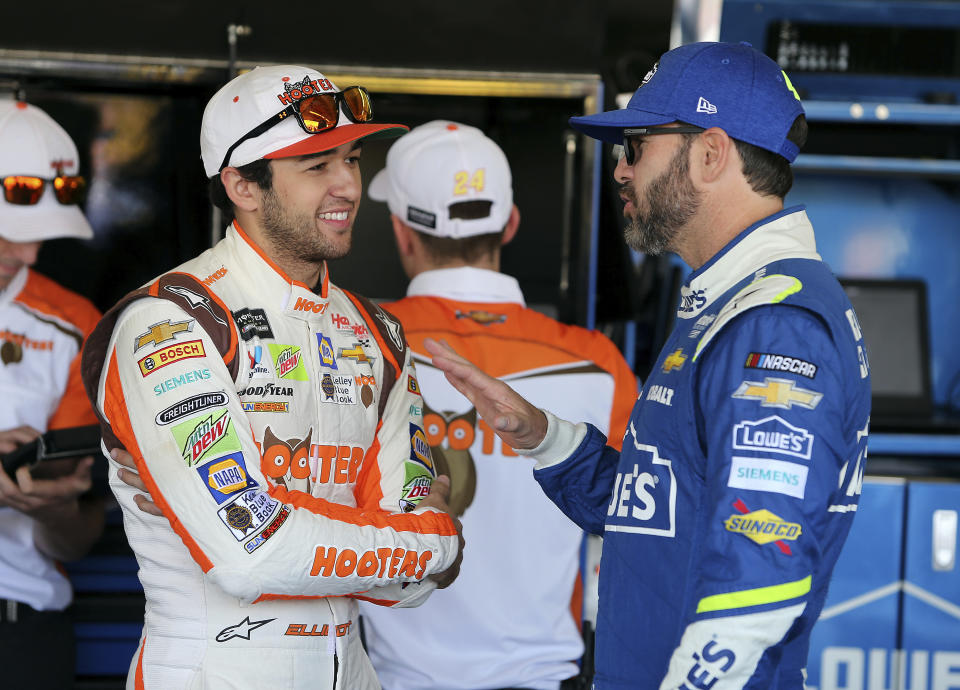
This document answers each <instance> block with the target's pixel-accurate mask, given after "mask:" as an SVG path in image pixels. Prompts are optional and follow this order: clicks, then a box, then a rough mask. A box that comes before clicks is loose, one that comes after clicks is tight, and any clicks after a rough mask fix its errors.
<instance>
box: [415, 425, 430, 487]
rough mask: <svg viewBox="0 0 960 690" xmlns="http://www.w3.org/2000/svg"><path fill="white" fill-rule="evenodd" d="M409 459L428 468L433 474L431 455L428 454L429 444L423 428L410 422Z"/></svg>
mask: <svg viewBox="0 0 960 690" xmlns="http://www.w3.org/2000/svg"><path fill="white" fill-rule="evenodd" d="M410 459H411V460H412V461H413V462H416V463H419V464H421V465H423V466H424V467H426V468H427V469H428V470H430V473H431V474H433V471H434V470H433V456H431V455H430V444H429V443H428V442H427V435H426V434H425V433H423V429H421V428H420V427H419V426H417V425H416V424H414V423H412V422H411V423H410Z"/></svg>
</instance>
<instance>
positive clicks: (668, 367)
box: [663, 347, 687, 374]
mask: <svg viewBox="0 0 960 690" xmlns="http://www.w3.org/2000/svg"><path fill="white" fill-rule="evenodd" d="M686 361H687V356H686V355H685V354H683V350H682V349H680V348H679V347H678V348H677V349H676V350H674V351H673V352H671V353H670V354H669V355H667V358H666V359H665V360H663V373H664V374H669V373H670V372H671V371H673V370H674V369H680V368H681V367H683V363H684V362H686Z"/></svg>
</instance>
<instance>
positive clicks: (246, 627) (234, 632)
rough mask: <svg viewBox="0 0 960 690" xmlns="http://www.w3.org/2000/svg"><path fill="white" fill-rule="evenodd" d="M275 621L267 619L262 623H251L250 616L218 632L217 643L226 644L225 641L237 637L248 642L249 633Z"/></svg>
mask: <svg viewBox="0 0 960 690" xmlns="http://www.w3.org/2000/svg"><path fill="white" fill-rule="evenodd" d="M275 620H277V619H276V618H268V619H267V620H263V621H252V620H250V616H247V617H246V618H244V619H243V620H242V621H240V622H239V623H237V624H236V625H228V626H227V627H226V628H224V629H223V630H221V631H220V632H218V633H217V642H226V641H227V640H232V639H233V638H235V637H239V638H240V639H243V640H249V639H250V633H251V632H253V631H254V630H256V629H257V628H259V627H262V626H264V625H266V624H267V623H270V622H272V621H275Z"/></svg>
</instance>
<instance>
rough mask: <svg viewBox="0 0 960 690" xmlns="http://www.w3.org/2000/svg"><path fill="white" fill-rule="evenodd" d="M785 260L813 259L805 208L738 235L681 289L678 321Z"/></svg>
mask: <svg viewBox="0 0 960 690" xmlns="http://www.w3.org/2000/svg"><path fill="white" fill-rule="evenodd" d="M782 259H813V260H815V261H822V259H821V258H820V255H819V254H817V243H816V239H815V238H814V235H813V226H812V225H810V220H809V219H808V218H807V212H806V211H805V210H804V209H803V207H802V206H794V207H792V208H788V209H785V210H783V211H781V212H780V213H776V214H774V215H772V216H769V217H767V218H764V219H763V220H761V221H760V222H759V223H755V224H754V225H751V226H750V227H749V228H747V229H746V230H744V231H743V232H741V233H740V234H739V235H737V236H736V237H735V238H733V240H731V241H730V243H729V244H727V246H725V247H724V248H723V249H721V250H720V251H719V252H717V253H716V254H715V255H714V256H713V258H711V259H710V260H709V261H708V262H707V263H705V264H704V265H703V266H701V267H700V268H699V269H697V270H696V271H694V272H693V273H692V274H691V275H690V277H689V278H688V279H687V281H686V283H685V284H684V285H683V286H682V287H681V288H680V306H679V307H678V308H677V318H680V319H692V318H694V317H696V316H697V315H699V314H700V313H701V312H702V311H703V310H704V309H706V308H707V307H708V306H709V305H710V303H711V302H713V301H714V300H715V299H717V298H719V297H720V296H721V295H723V294H724V293H725V292H726V291H727V290H729V289H730V288H731V287H733V286H734V285H736V284H737V283H739V282H740V281H741V280H743V279H744V278H746V277H747V276H748V275H750V274H751V273H753V272H755V271H758V270H760V269H761V268H763V267H764V266H766V265H767V264H769V263H773V262H774V261H780V260H782Z"/></svg>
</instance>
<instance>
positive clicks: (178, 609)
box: [83, 65, 463, 690]
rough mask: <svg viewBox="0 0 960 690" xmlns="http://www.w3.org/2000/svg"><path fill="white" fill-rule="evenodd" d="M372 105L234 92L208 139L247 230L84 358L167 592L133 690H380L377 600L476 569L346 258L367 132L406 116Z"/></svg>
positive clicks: (331, 90)
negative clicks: (464, 561)
mask: <svg viewBox="0 0 960 690" xmlns="http://www.w3.org/2000/svg"><path fill="white" fill-rule="evenodd" d="M371 117H372V109H371V102H370V97H369V94H367V92H366V91H365V90H364V89H363V88H362V87H360V86H348V87H346V88H344V89H338V88H337V87H336V86H334V84H333V83H332V82H331V81H330V80H329V79H328V78H326V77H325V76H324V75H323V74H321V73H319V72H317V71H316V70H315V69H312V68H309V67H300V66H291V65H280V66H271V67H260V68H257V69H254V70H252V71H250V72H247V73H245V74H242V75H240V76H238V77H236V78H235V79H233V80H232V81H230V82H229V83H227V84H226V85H225V86H224V87H223V88H222V89H220V91H218V92H217V93H216V94H215V95H214V96H213V98H211V100H210V102H209V103H208V104H207V107H206V110H205V111H204V115H203V121H202V125H201V133H200V142H201V154H202V159H203V164H204V167H205V169H206V172H207V174H208V176H209V177H210V185H211V194H212V197H213V198H214V199H215V200H216V201H217V203H218V204H219V205H220V206H221V208H222V209H223V211H224V212H225V213H227V214H228V216H229V217H231V218H232V219H233V222H232V223H231V225H230V226H229V227H228V228H227V232H226V237H225V238H224V239H223V240H222V241H220V242H219V243H218V244H217V245H216V246H214V247H213V248H212V249H210V250H207V251H206V252H204V253H203V254H201V255H200V256H199V257H197V258H195V259H193V260H191V261H188V262H187V263H185V264H183V265H181V266H179V267H177V268H176V269H174V270H172V271H170V272H168V273H165V274H163V275H161V276H160V277H158V278H157V279H156V280H154V281H152V282H151V283H150V284H148V285H146V286H144V287H143V288H141V289H139V290H136V291H134V292H133V293H131V294H129V295H128V296H126V297H125V298H124V299H122V300H121V301H120V302H119V303H118V304H117V305H116V306H114V307H113V308H112V309H111V310H110V311H109V312H108V313H107V315H106V316H105V317H104V319H103V321H101V323H100V324H99V326H98V327H97V329H96V330H95V331H94V333H93V334H92V335H91V337H90V339H89V341H88V344H87V346H86V347H85V349H84V365H83V366H84V381H85V384H86V386H87V392H88V395H90V397H91V399H92V400H94V401H95V407H96V409H97V411H98V413H99V415H100V418H101V422H102V423H101V426H102V429H103V435H104V444H105V448H106V449H107V450H108V451H114V452H115V454H116V455H117V456H118V457H120V456H119V450H120V449H126V450H127V451H129V453H130V455H132V456H133V462H134V464H135V468H136V470H137V472H138V473H139V478H135V477H134V476H133V473H132V472H129V471H126V470H124V474H123V476H124V477H125V478H126V480H127V481H129V482H130V483H129V484H127V483H124V481H122V480H115V479H113V478H112V479H111V481H112V488H113V490H114V493H115V494H116V496H117V500H118V502H119V503H120V505H121V507H122V508H123V511H124V519H125V528H126V532H127V536H128V539H129V541H130V545H131V547H132V548H133V551H134V553H135V554H136V556H137V559H138V561H139V563H140V567H141V570H140V579H141V581H142V582H143V585H144V592H145V595H146V600H147V609H146V614H145V620H144V629H143V635H142V638H141V641H140V645H139V649H138V650H137V653H136V655H135V657H134V659H133V660H132V662H131V669H130V671H131V672H130V674H129V675H128V678H127V687H128V688H131V689H132V688H141V687H146V688H163V689H164V690H173V689H176V688H188V687H190V688H194V687H206V688H220V687H230V688H251V689H252V688H351V689H357V690H366V689H367V688H378V687H379V683H378V682H377V679H376V675H375V673H374V671H373V668H372V666H371V665H370V661H369V659H368V658H367V656H366V653H365V652H364V650H363V646H362V643H361V641H360V635H359V632H358V628H359V626H358V625H355V623H356V620H357V615H358V614H357V599H367V600H370V601H375V602H376V603H377V604H379V605H383V606H413V605H417V604H418V603H420V602H421V601H423V599H424V598H426V596H428V595H429V594H430V592H431V591H432V590H433V589H434V588H435V587H437V586H440V587H443V586H446V585H448V584H449V583H450V582H452V580H453V579H454V577H456V574H457V571H458V569H459V563H460V558H461V549H462V546H463V541H462V537H460V535H459V525H458V523H457V522H456V521H455V519H454V518H453V517H452V516H451V515H449V514H448V512H447V511H446V507H447V506H446V503H445V502H444V500H443V487H444V486H445V484H444V481H440V482H438V483H434V484H433V486H434V488H436V487H440V490H437V491H434V492H432V493H431V483H433V481H434V478H435V476H436V472H435V469H434V465H433V460H432V458H431V455H430V449H429V447H428V446H427V443H426V439H425V434H424V431H423V428H422V418H421V416H420V414H419V410H420V405H421V397H420V393H419V387H418V384H417V380H416V376H415V370H414V365H413V362H412V359H411V355H410V351H409V349H408V348H407V345H406V342H405V340H404V337H403V331H402V329H401V327H400V324H399V323H397V321H396V320H395V319H394V318H393V317H391V316H390V315H388V314H387V313H386V312H384V311H382V310H381V309H379V308H378V307H377V306H375V305H374V304H373V303H372V302H370V301H368V300H366V299H365V298H363V297H360V296H358V295H354V294H351V293H348V292H346V291H345V290H342V289H340V288H338V287H336V286H335V285H334V284H333V283H332V282H331V281H330V276H329V274H328V272H327V266H326V261H327V260H328V259H332V258H336V257H339V256H343V254H345V253H346V252H347V251H348V250H349V249H350V243H351V234H352V227H353V223H354V220H355V217H356V213H357V206H358V204H359V201H360V195H361V182H360V168H359V158H360V150H361V141H362V140H363V139H367V138H370V137H372V136H383V135H396V134H398V133H400V132H402V131H403V130H405V128H403V127H401V126H399V125H390V124H375V123H373V122H372V121H371ZM115 459H116V458H115ZM138 482H139V483H138ZM138 486H139V487H145V488H147V489H148V490H149V493H150V496H151V498H152V501H153V502H154V504H150V503H149V502H148V501H147V499H146V498H145V497H144V496H142V495H141V494H140V493H138V490H137V487H138ZM428 494H430V495H429V496H428ZM421 501H422V502H421ZM418 504H419V507H418ZM138 505H140V506H142V507H141V508H140V509H139V510H138V507H137V506H138Z"/></svg>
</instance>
